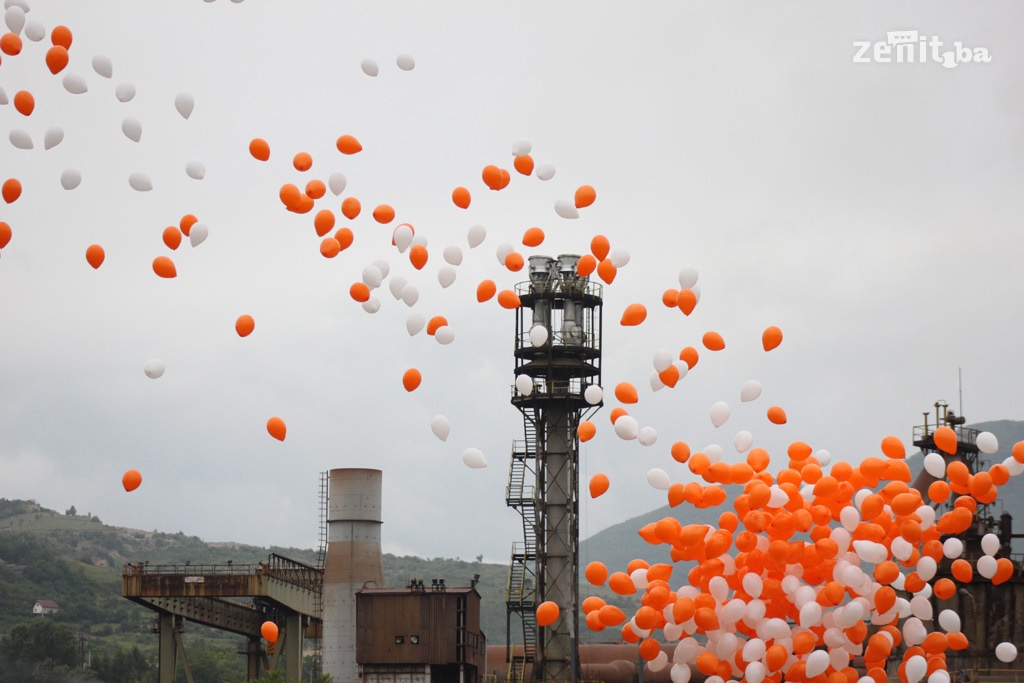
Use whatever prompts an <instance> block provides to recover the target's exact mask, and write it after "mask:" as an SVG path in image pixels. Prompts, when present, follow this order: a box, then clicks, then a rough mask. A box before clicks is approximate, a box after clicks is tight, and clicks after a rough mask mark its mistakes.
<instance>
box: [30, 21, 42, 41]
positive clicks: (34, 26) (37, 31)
mask: <svg viewBox="0 0 1024 683" xmlns="http://www.w3.org/2000/svg"><path fill="white" fill-rule="evenodd" d="M25 37H26V38H28V39H29V40H31V41H32V42H34V43H38V42H39V41H40V40H42V39H43V38H45V37H46V27H45V26H43V25H42V24H41V23H39V22H38V21H27V22H25Z"/></svg>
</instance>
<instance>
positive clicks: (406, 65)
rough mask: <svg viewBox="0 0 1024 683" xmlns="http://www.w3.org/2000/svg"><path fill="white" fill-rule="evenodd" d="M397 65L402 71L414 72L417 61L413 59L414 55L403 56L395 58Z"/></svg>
mask: <svg viewBox="0 0 1024 683" xmlns="http://www.w3.org/2000/svg"><path fill="white" fill-rule="evenodd" d="M395 64H397V65H398V68H399V69H401V70H402V71H412V70H413V68H415V66H416V60H415V59H413V58H412V55H405V54H402V55H398V57H396V58H395Z"/></svg>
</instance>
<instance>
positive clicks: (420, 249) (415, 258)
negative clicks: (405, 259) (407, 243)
mask: <svg viewBox="0 0 1024 683" xmlns="http://www.w3.org/2000/svg"><path fill="white" fill-rule="evenodd" d="M428 257H429V254H428V253H427V248H426V247H425V246H423V245H422V244H414V245H412V248H411V249H409V262H410V263H412V267H413V268H415V269H416V270H423V266H425V265H427V258H428Z"/></svg>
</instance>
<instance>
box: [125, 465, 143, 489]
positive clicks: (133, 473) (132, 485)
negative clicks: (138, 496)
mask: <svg viewBox="0 0 1024 683" xmlns="http://www.w3.org/2000/svg"><path fill="white" fill-rule="evenodd" d="M121 485H122V486H124V490H125V491H134V490H135V489H137V488H139V486H141V485H142V473H141V472H139V471H138V470H125V473H124V474H123V475H121Z"/></svg>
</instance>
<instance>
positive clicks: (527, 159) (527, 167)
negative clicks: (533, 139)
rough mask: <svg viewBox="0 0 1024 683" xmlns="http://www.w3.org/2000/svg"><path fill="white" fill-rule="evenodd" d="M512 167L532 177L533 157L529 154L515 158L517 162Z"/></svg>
mask: <svg viewBox="0 0 1024 683" xmlns="http://www.w3.org/2000/svg"><path fill="white" fill-rule="evenodd" d="M512 167H513V168H515V169H516V170H517V171H519V173H521V174H523V175H530V174H531V173H533V157H531V156H530V155H529V154H523V155H521V156H518V157H516V158H515V161H513V162H512Z"/></svg>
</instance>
